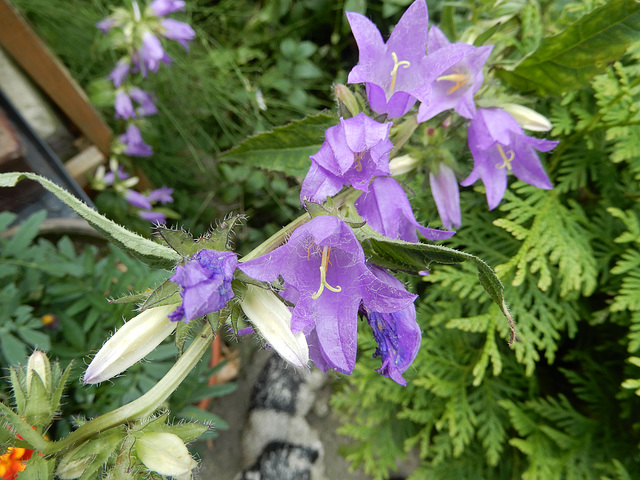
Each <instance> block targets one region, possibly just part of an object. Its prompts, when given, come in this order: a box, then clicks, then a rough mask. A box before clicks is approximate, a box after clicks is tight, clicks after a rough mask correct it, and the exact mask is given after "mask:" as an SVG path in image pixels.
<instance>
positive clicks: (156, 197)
mask: <svg viewBox="0 0 640 480" xmlns="http://www.w3.org/2000/svg"><path fill="white" fill-rule="evenodd" d="M172 193H173V188H169V187H167V186H162V187H160V188H156V189H155V190H151V192H150V193H149V195H148V198H149V200H150V201H151V202H161V203H163V204H164V203H171V202H173V197H172V196H171V194H172Z"/></svg>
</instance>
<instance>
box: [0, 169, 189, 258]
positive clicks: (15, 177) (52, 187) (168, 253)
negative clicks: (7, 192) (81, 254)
mask: <svg viewBox="0 0 640 480" xmlns="http://www.w3.org/2000/svg"><path fill="white" fill-rule="evenodd" d="M25 178H28V179H30V180H35V181H36V182H38V183H40V184H41V185H42V186H43V187H44V188H46V189H47V190H49V191H50V192H51V193H53V194H54V195H55V196H56V197H58V198H59V199H60V200H62V201H63V202H64V203H66V204H67V205H69V207H71V208H72V209H73V210H74V211H75V212H76V213H77V214H78V215H80V216H81V217H82V218H84V219H85V220H86V221H87V222H89V223H90V224H91V226H92V227H93V228H95V229H96V230H98V231H99V232H100V233H101V234H103V235H104V236H105V237H107V239H108V240H109V241H111V242H112V243H113V244H114V245H115V246H117V247H118V248H120V249H122V250H124V251H125V252H128V253H131V254H132V255H134V256H135V257H137V258H138V259H139V260H141V261H143V262H144V263H146V264H148V265H150V266H152V267H161V268H170V267H173V266H174V265H175V264H176V262H177V261H178V260H180V256H179V255H178V254H177V253H176V252H174V251H173V250H171V249H170V248H168V247H165V246H164V245H160V244H158V243H156V242H154V241H152V240H149V239H147V238H144V237H141V236H140V235H137V234H135V233H133V232H130V231H129V230H127V229H126V228H124V227H121V226H120V225H118V224H117V223H114V222H112V221H111V220H109V219H108V218H106V217H103V216H102V215H100V214H99V213H98V212H97V211H95V210H93V209H92V208H90V207H89V206H88V205H87V204H85V203H84V202H82V201H81V200H79V199H77V198H76V197H74V196H73V195H71V194H70V193H69V192H67V191H66V190H64V189H63V188H60V187H59V186H58V185H56V184H55V183H53V182H52V181H50V180H47V179H46V178H44V177H41V176H39V175H36V174H34V173H28V172H22V173H20V172H12V173H3V174H0V187H13V186H15V185H16V184H17V183H18V182H19V181H20V180H23V179H25Z"/></svg>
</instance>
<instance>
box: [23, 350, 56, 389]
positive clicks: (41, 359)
mask: <svg viewBox="0 0 640 480" xmlns="http://www.w3.org/2000/svg"><path fill="white" fill-rule="evenodd" d="M34 372H35V373H36V374H37V375H38V376H39V377H40V380H42V384H43V385H44V389H45V390H46V391H47V392H49V393H50V392H51V364H50V363H49V359H48V358H47V355H46V354H44V353H43V352H41V351H40V350H35V351H34V352H33V353H32V354H31V356H30V357H29V362H28V363H27V393H30V392H31V380H32V378H33V373H34Z"/></svg>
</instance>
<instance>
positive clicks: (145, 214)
mask: <svg viewBox="0 0 640 480" xmlns="http://www.w3.org/2000/svg"><path fill="white" fill-rule="evenodd" d="M138 215H139V216H140V218H142V219H143V220H146V221H147V222H151V223H153V224H156V225H158V224H165V223H167V216H166V215H165V214H164V213H162V212H156V211H155V210H139V211H138Z"/></svg>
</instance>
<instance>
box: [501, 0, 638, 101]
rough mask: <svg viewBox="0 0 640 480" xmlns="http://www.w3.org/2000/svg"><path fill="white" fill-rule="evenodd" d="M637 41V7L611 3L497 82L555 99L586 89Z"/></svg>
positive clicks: (546, 42)
mask: <svg viewBox="0 0 640 480" xmlns="http://www.w3.org/2000/svg"><path fill="white" fill-rule="evenodd" d="M639 37H640V3H639V2H637V1H636V0H610V1H608V2H607V3H606V4H605V5H603V6H602V7H600V8H596V9H595V10H593V11H592V12H591V13H588V14H587V15H585V16H583V17H582V18H581V19H580V20H578V21H577V22H575V23H573V24H571V25H569V26H568V27H567V28H566V29H565V30H564V31H562V32H560V33H559V34H557V35H554V36H553V37H547V38H544V39H543V40H542V42H541V43H540V46H539V47H538V49H537V50H535V51H534V52H532V53H530V54H529V55H528V56H526V57H525V58H524V59H523V60H522V61H521V62H520V63H519V64H518V65H516V66H515V67H514V68H512V69H505V70H502V71H499V72H498V74H499V76H500V77H501V78H502V79H503V80H504V81H505V82H507V83H509V84H511V86H513V87H514V88H516V89H518V90H521V91H531V90H537V91H538V92H539V93H541V94H551V95H559V94H561V93H563V92H567V91H571V90H577V89H579V88H581V87H584V86H586V85H588V83H589V80H590V79H591V78H592V77H593V76H594V75H596V74H597V73H599V72H601V71H602V70H603V69H604V68H605V67H606V66H607V64H608V63H610V62H612V61H615V60H618V59H619V58H620V57H621V56H622V55H623V54H624V52H625V51H626V49H627V46H628V45H629V43H631V42H632V41H634V40H636V39H638V38H639Z"/></svg>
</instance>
